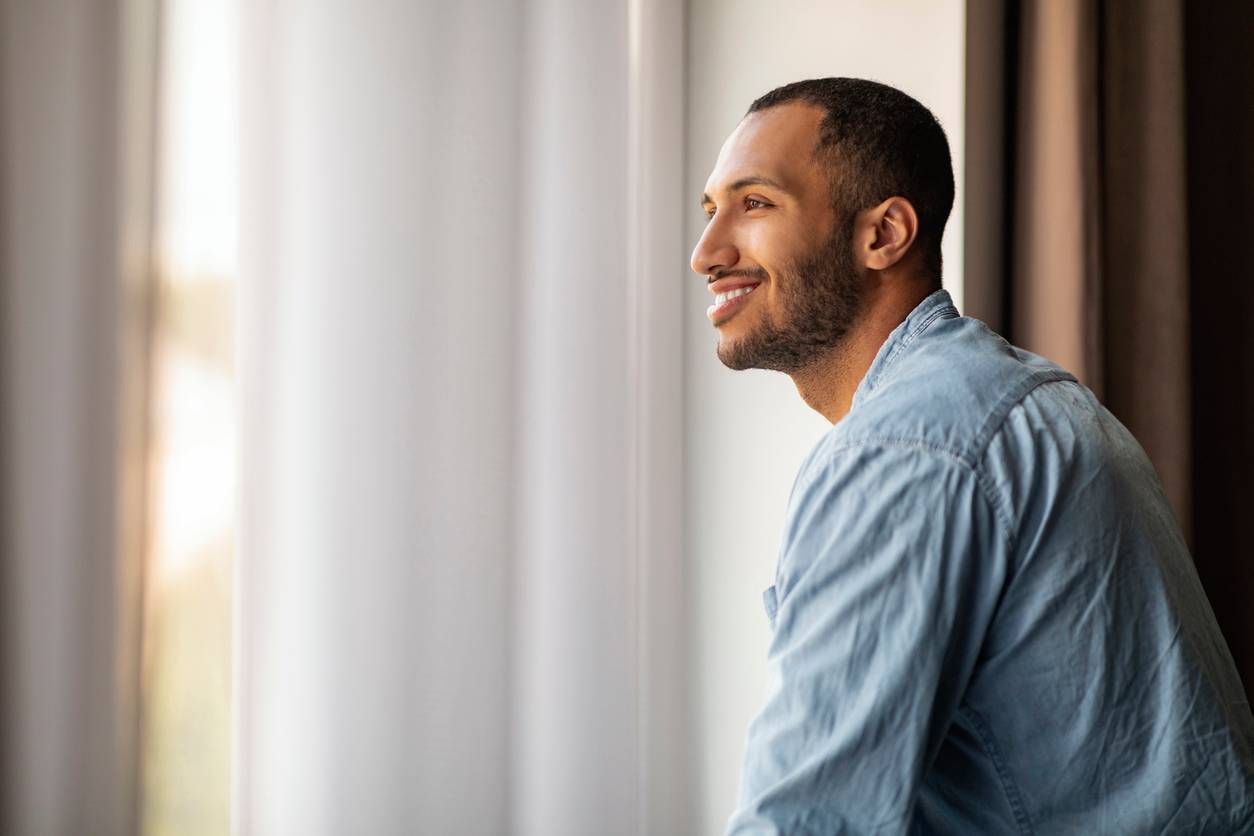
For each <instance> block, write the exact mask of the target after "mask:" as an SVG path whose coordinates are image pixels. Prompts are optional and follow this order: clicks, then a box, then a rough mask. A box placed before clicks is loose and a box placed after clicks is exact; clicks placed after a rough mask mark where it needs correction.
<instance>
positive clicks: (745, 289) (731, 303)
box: [705, 282, 761, 325]
mask: <svg viewBox="0 0 1254 836" xmlns="http://www.w3.org/2000/svg"><path fill="white" fill-rule="evenodd" d="M718 284H720V283H719V282H716V283H715V284H714V285H711V286H710V287H711V289H712V290H714V289H717V290H718V292H717V293H715V295H714V304H713V305H710V307H708V308H707V309H706V311H705V315H706V316H707V317H709V319H710V321H711V322H713V323H714V324H715V325H717V324H719V323H720V322H721V321H724V320H726V319H727V318H728V317H729V316H731V314H732V313H734V312H735V311H737V310H739V309H740V308H741V307H743V306H744V304H745V302H746V301H748V298H749V294H751V293H752V292H753V290H754V289H755V288H756V287H757V286H758V285H759V284H761V282H753V283H742V282H737V283H736V285H735V286H734V287H731V286H727V287H721V288H720V287H717V285H718ZM729 284H730V283H729Z"/></svg>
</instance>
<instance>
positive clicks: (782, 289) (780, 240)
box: [692, 103, 862, 373]
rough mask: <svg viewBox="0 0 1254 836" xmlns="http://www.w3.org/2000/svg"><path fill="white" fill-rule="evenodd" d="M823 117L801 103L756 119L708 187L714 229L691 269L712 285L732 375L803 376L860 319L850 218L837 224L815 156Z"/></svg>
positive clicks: (740, 131) (739, 134) (721, 348)
mask: <svg viewBox="0 0 1254 836" xmlns="http://www.w3.org/2000/svg"><path fill="white" fill-rule="evenodd" d="M821 119H822V111H821V110H819V109H818V108H816V107H812V106H810V105H806V104H798V103H790V104H785V105H779V106H777V107H773V108H769V109H767V110H764V111H759V112H757V113H753V114H750V115H749V116H747V117H745V119H744V120H743V121H742V122H741V123H740V125H739V126H738V127H737V128H736V130H735V131H734V132H733V133H732V135H731V136H730V137H728V139H727V141H726V142H725V143H724V144H723V149H722V151H720V152H719V156H718V162H717V163H716V164H715V166H714V171H713V172H712V173H711V174H710V177H709V180H708V181H707V182H706V187H705V196H704V199H703V201H702V203H703V206H704V208H705V211H706V214H707V215H709V216H710V222H709V224H708V225H707V226H706V229H705V233H704V234H703V235H702V236H701V240H700V241H699V242H698V243H697V246H696V249H695V250H693V253H692V269H693V271H694V272H696V273H699V274H701V275H704V276H706V278H707V281H709V283H710V284H709V287H710V290H711V293H712V294H713V295H714V299H713V302H714V304H712V305H711V306H710V308H709V310H708V311H707V315H708V316H709V318H710V321H711V323H712V324H713V325H714V327H715V328H716V329H717V330H718V335H719V343H718V357H719V359H720V360H722V361H723V363H724V364H725V365H726V366H728V367H729V368H733V369H748V368H760V369H774V370H776V371H782V372H789V373H790V372H795V371H799V370H801V369H803V368H805V367H806V366H807V365H809V364H810V363H812V362H814V361H815V360H817V359H818V358H819V357H820V356H821V355H822V354H824V353H825V352H827V351H828V350H829V349H831V348H833V347H835V346H836V345H837V344H838V343H839V342H840V340H841V339H842V338H843V337H844V335H845V334H846V332H847V331H848V330H849V327H850V325H851V324H852V322H853V320H854V318H855V317H856V316H857V314H858V311H859V308H860V303H861V299H862V293H861V281H862V280H861V276H860V274H859V270H858V267H857V265H856V264H855V262H854V258H853V252H852V230H853V226H852V223H853V217H852V215H850V216H848V217H837V212H836V210H835V208H834V207H833V205H832V193H831V181H830V178H829V175H828V172H827V170H826V169H825V168H824V166H823V165H822V164H821V163H820V162H819V161H818V160H816V159H815V157H814V148H815V145H816V143H817V141H818V136H819V133H818V132H819V123H820V121H821ZM746 290H747V291H748V292H747V293H746ZM725 294H726V295H725ZM731 294H736V295H734V296H733V295H731Z"/></svg>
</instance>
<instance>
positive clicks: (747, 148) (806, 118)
mask: <svg viewBox="0 0 1254 836" xmlns="http://www.w3.org/2000/svg"><path fill="white" fill-rule="evenodd" d="M822 119H823V111H822V110H820V109H819V108H817V107H814V106H812V105H808V104H803V103H800V102H789V103H788V104H783V105H777V106H775V107H772V108H768V109H766V110H760V111H758V112H756V113H750V114H749V115H748V116H746V117H745V118H744V119H742V120H741V122H740V124H739V125H737V126H736V129H735V130H734V131H732V133H731V136H729V137H727V141H726V142H724V143H723V147H722V149H721V150H720V151H719V154H718V161H717V162H716V163H715V164H714V170H713V171H712V172H710V177H709V179H708V180H707V181H706V193H707V194H709V195H714V194H715V193H716V192H719V191H722V190H724V189H726V188H727V186H728V185H730V184H731V183H734V182H735V181H736V180H739V179H741V178H743V177H767V178H770V179H772V180H775V181H778V182H779V183H780V184H781V185H783V186H784V187H785V188H786V189H788V190H790V191H805V190H807V188H808V187H810V186H812V185H813V184H814V183H816V182H818V181H821V180H822V179H823V172H822V171H821V169H820V166H819V164H818V161H817V160H815V158H814V149H815V146H816V144H817V143H818V138H819V125H820V123H821V122H822Z"/></svg>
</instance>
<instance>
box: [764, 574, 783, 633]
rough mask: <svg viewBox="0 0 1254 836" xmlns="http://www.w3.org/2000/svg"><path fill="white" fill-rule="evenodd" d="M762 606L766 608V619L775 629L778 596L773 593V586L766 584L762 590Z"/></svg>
mask: <svg viewBox="0 0 1254 836" xmlns="http://www.w3.org/2000/svg"><path fill="white" fill-rule="evenodd" d="M762 608H763V609H764V610H766V620H767V622H768V623H769V624H770V625H771V629H772V630H774V629H775V611H776V610H778V609H779V598H778V597H777V596H776V595H775V587H774V586H773V585H772V586H768V587H767V588H766V589H764V590H762Z"/></svg>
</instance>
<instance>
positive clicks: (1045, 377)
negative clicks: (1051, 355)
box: [971, 369, 1076, 461]
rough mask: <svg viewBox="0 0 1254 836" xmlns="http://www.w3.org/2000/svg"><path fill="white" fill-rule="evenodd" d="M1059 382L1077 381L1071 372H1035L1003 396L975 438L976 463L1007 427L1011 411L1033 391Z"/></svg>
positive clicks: (973, 448)
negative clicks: (1007, 418)
mask: <svg viewBox="0 0 1254 836" xmlns="http://www.w3.org/2000/svg"><path fill="white" fill-rule="evenodd" d="M1058 381H1068V382H1071V383H1075V382H1076V379H1075V377H1074V376H1072V374H1071V373H1070V372H1065V371H1062V370H1061V369H1060V370H1053V369H1046V370H1043V371H1039V372H1034V373H1033V374H1031V375H1029V376H1028V377H1026V378H1024V379H1023V380H1021V381H1019V382H1018V383H1017V384H1015V385H1014V386H1012V387H1010V389H1009V391H1007V392H1006V394H1004V395H1002V397H1001V399H1000V400H998V401H997V405H996V406H994V407H993V408H992V409H990V410H989V411H988V415H986V416H985V417H984V423H982V424H981V425H980V429H979V430H977V431H976V433H975V437H974V439H973V440H972V442H971V447H972V452H973V454H974V456H975V460H976V461H980V460H982V459H983V458H984V453H985V451H986V450H987V449H988V445H989V444H991V443H992V441H993V438H994V437H995V436H996V435H997V434H998V433H999V432H1001V430H1002V429H1003V428H1004V427H1005V426H1006V416H1007V415H1009V414H1010V410H1011V409H1013V408H1014V407H1015V405H1016V404H1018V403H1019V402H1020V401H1022V400H1023V399H1024V398H1026V397H1027V396H1028V393H1030V392H1031V391H1032V390H1033V389H1035V388H1036V387H1038V386H1041V385H1043V384H1046V383H1056V382H1058Z"/></svg>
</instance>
